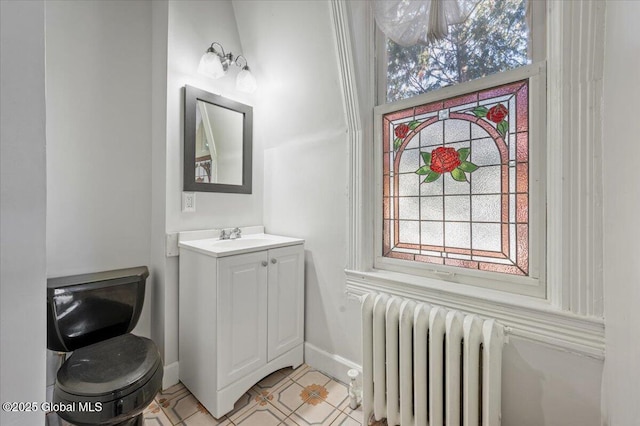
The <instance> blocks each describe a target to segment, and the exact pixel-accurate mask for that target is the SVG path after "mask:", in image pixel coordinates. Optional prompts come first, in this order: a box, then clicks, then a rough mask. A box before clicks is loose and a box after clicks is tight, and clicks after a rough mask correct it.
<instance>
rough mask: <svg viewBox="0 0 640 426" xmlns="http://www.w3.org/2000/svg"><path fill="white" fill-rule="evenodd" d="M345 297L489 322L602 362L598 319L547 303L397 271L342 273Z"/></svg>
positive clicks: (509, 332)
mask: <svg viewBox="0 0 640 426" xmlns="http://www.w3.org/2000/svg"><path fill="white" fill-rule="evenodd" d="M345 274H346V277H347V293H348V294H349V295H351V296H356V297H360V296H362V295H363V294H365V293H370V292H379V293H387V294H392V295H395V296H400V297H405V298H408V299H414V300H420V301H424V302H428V303H432V304H434V305H437V306H443V307H446V308H449V309H456V310H460V311H462V312H467V313H471V314H476V315H479V316H481V317H484V318H494V319H496V320H497V321H499V322H500V323H501V324H503V325H504V326H505V327H506V332H507V335H513V336H519V337H523V338H526V339H529V340H533V341H536V342H539V343H543V344H546V345H550V346H552V347H555V348H557V349H561V350H565V351H569V352H572V353H577V354H580V355H585V356H589V357H592V358H596V359H604V320H603V319H602V318H596V317H586V316H581V315H576V314H574V313H571V312H568V311H563V310H561V309H559V308H556V307H554V306H552V305H551V304H550V303H549V302H548V301H547V300H544V299H535V298H531V297H527V296H520V295H516V294H506V293H504V292H500V291H494V290H488V289H483V288H478V287H474V286H468V285H464V284H458V283H452V282H447V281H442V280H436V279H432V278H424V277H417V276H413V275H408V274H403V273H399V272H391V271H382V270H373V271H367V272H362V271H353V270H345Z"/></svg>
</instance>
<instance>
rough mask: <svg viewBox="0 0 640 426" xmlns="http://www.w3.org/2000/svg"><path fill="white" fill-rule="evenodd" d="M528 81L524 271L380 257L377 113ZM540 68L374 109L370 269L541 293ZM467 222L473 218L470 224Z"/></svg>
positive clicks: (543, 231)
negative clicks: (523, 273) (526, 265)
mask: <svg viewBox="0 0 640 426" xmlns="http://www.w3.org/2000/svg"><path fill="white" fill-rule="evenodd" d="M524 79H528V80H529V275H528V276H516V275H510V274H505V273H499V272H491V271H481V270H474V269H468V268H463V267H456V266H448V265H438V264H432V263H422V262H417V261H413V260H402V259H393V258H388V257H384V256H382V238H383V235H382V225H383V217H382V216H383V214H382V206H383V204H382V203H383V194H382V185H383V172H382V168H383V164H382V161H383V160H382V157H383V156H382V143H383V142H382V117H383V115H384V114H387V113H390V112H394V111H398V110H403V109H406V108H411V107H415V106H419V105H424V104H427V103H431V102H436V101H440V100H444V99H448V98H452V97H456V96H460V95H464V94H467V93H471V92H476V91H479V90H483V89H487V88H491V87H495V86H500V85H502V84H508V83H511V82H514V81H518V80H524ZM545 116H546V67H545V63H544V62H540V63H537V64H532V65H526V66H522V67H519V68H516V69H513V70H509V71H504V72H501V73H497V74H493V75H490V76H487V77H484V78H481V79H477V80H472V81H468V82H465V83H460V84H456V85H453V86H448V87H444V88H441V89H437V90H433V91H431V92H427V93H424V94H422V95H418V96H414V97H411V98H407V99H403V100H401V101H396V102H392V103H385V104H382V105H378V106H376V107H375V108H374V139H373V140H374V146H375V148H374V167H373V170H374V173H373V180H374V182H375V194H374V199H375V201H374V203H375V215H374V241H373V249H374V253H373V270H374V271H375V270H387V271H393V272H399V273H403V274H407V275H414V276H418V277H430V278H436V279H440V280H444V281H449V282H452V283H459V284H468V285H473V286H479V287H484V288H490V289H494V290H499V291H504V292H508V293H516V294H522V295H526V296H533V297H537V298H545V297H546V269H545V251H544V250H545V247H546V224H545V220H544V218H545V217H546V211H545V207H546V193H545V186H546V179H545V177H546V173H545V168H544V162H543V161H542V159H543V158H545V155H546V149H545V145H546V144H545V134H546V131H545V129H546V120H545ZM472 223H473V222H472Z"/></svg>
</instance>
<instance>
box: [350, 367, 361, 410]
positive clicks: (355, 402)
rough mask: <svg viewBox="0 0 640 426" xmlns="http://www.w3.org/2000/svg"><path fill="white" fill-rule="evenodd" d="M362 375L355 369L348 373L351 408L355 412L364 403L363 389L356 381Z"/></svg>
mask: <svg viewBox="0 0 640 426" xmlns="http://www.w3.org/2000/svg"><path fill="white" fill-rule="evenodd" d="M359 374H360V373H359V372H358V370H356V369H355V368H352V369H351V370H349V371H347V375H348V376H349V379H350V382H349V408H351V409H352V410H355V409H356V408H358V406H359V405H360V403H361V402H362V389H361V388H360V386H359V385H358V383H357V381H356V379H357V378H358V375H359Z"/></svg>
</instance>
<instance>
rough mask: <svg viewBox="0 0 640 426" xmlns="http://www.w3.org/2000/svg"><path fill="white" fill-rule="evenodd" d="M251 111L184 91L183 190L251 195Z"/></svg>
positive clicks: (214, 97)
mask: <svg viewBox="0 0 640 426" xmlns="http://www.w3.org/2000/svg"><path fill="white" fill-rule="evenodd" d="M252 129H253V108H251V107H250V106H248V105H245V104H241V103H240V102H236V101H232V100H230V99H227V98H224V97H222V96H218V95H214V94H212V93H209V92H205V91H204V90H200V89H197V88H195V87H191V86H185V90H184V186H183V188H184V190H185V191H206V192H235V193H240V194H251V167H252V164H251V158H252Z"/></svg>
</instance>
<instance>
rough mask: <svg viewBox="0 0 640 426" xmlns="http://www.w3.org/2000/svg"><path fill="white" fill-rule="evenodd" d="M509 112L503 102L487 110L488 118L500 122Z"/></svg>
mask: <svg viewBox="0 0 640 426" xmlns="http://www.w3.org/2000/svg"><path fill="white" fill-rule="evenodd" d="M507 114H509V110H508V109H507V108H506V107H505V106H504V105H502V104H498V105H494V106H492V107H491V108H489V111H487V120H489V121H493V122H494V123H499V122H501V121H502V120H504V118H505V117H506V116H507Z"/></svg>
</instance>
